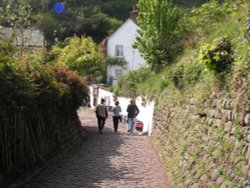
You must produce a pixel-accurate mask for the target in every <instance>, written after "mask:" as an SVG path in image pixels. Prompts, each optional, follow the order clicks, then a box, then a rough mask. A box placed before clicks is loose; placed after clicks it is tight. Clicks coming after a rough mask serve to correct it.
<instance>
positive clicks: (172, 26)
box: [135, 0, 181, 70]
mask: <svg viewBox="0 0 250 188" xmlns="http://www.w3.org/2000/svg"><path fill="white" fill-rule="evenodd" d="M137 6H138V8H139V9H140V13H139V16H138V24H139V26H140V30H139V35H138V37H137V41H136V43H135V46H136V47H137V48H138V49H139V51H140V52H141V53H142V55H143V56H144V58H145V59H146V61H147V62H148V63H149V64H151V65H152V67H153V69H154V70H159V69H160V67H162V66H163V65H166V64H169V63H170V62H172V61H173V59H174V57H175V56H176V54H177V53H178V49H179V46H177V45H176V44H178V43H179V38H178V37H179V33H178V32H179V25H178V22H179V20H180V18H181V13H180V11H179V9H178V8H177V7H176V6H175V5H174V4H173V3H172V2H171V1H169V0H156V1H151V0H140V1H139V3H138V5H137Z"/></svg>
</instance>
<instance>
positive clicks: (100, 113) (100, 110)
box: [95, 99, 108, 133]
mask: <svg viewBox="0 0 250 188" xmlns="http://www.w3.org/2000/svg"><path fill="white" fill-rule="evenodd" d="M104 103H105V100H104V99H101V104H99V105H97V107H96V111H95V112H96V118H97V121H98V129H99V133H102V129H103V128H104V125H105V121H106V119H107V118H108V110H107V107H106V105H105V104H104Z"/></svg>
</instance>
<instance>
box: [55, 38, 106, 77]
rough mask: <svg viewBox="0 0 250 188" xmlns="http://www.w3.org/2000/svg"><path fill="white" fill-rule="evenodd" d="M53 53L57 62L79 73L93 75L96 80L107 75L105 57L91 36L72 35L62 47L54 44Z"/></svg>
mask: <svg viewBox="0 0 250 188" xmlns="http://www.w3.org/2000/svg"><path fill="white" fill-rule="evenodd" d="M51 55H52V56H54V57H55V61H56V64H58V65H60V66H64V67H67V68H68V69H70V70H73V71H77V72H78V73H79V75H82V76H88V77H89V76H91V78H92V79H93V80H95V81H100V80H102V79H104V77H105V70H106V64H105V57H104V54H103V53H102V51H101V50H100V49H99V47H98V46H97V45H96V44H95V43H94V42H93V40H92V38H90V37H77V36H74V37H70V38H68V39H67V40H66V41H65V44H64V45H63V46H62V47H61V46H60V45H59V44H57V45H55V46H53V48H52V51H51Z"/></svg>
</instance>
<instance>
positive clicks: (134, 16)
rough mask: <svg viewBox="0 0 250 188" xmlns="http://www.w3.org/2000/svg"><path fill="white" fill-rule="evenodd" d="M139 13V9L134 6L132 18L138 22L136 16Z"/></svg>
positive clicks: (131, 13) (131, 12)
mask: <svg viewBox="0 0 250 188" xmlns="http://www.w3.org/2000/svg"><path fill="white" fill-rule="evenodd" d="M138 13H139V9H138V8H137V7H136V6H133V9H132V10H131V11H130V19H131V20H132V21H134V22H135V23H136V17H137V15H138Z"/></svg>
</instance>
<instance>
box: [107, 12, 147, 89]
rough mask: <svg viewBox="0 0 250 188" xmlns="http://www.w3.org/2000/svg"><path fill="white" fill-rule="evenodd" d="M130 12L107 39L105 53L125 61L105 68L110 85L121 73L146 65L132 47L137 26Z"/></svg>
mask: <svg viewBox="0 0 250 188" xmlns="http://www.w3.org/2000/svg"><path fill="white" fill-rule="evenodd" d="M134 11H136V10H134ZM131 13H132V14H131V17H130V18H129V19H128V20H127V21H125V22H124V23H123V24H122V25H121V26H120V27H119V28H118V29H117V30H116V31H115V32H114V33H113V34H112V35H111V36H110V37H109V38H108V40H107V55H108V56H110V57H116V58H120V59H123V60H125V61H126V62H127V65H125V66H118V65H112V66H109V67H108V68H107V78H108V83H109V84H111V85H113V84H114V83H115V81H116V80H117V79H118V78H119V77H120V76H121V75H122V74H124V73H126V72H128V71H131V70H136V69H138V68H140V67H142V66H145V65H146V61H145V60H144V59H143V57H142V56H141V55H140V54H139V51H138V50H137V49H135V48H133V44H134V42H135V40H136V35H137V32H138V29H139V27H138V25H137V24H136V22H135V19H134V17H133V16H134V15H133V11H131Z"/></svg>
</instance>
